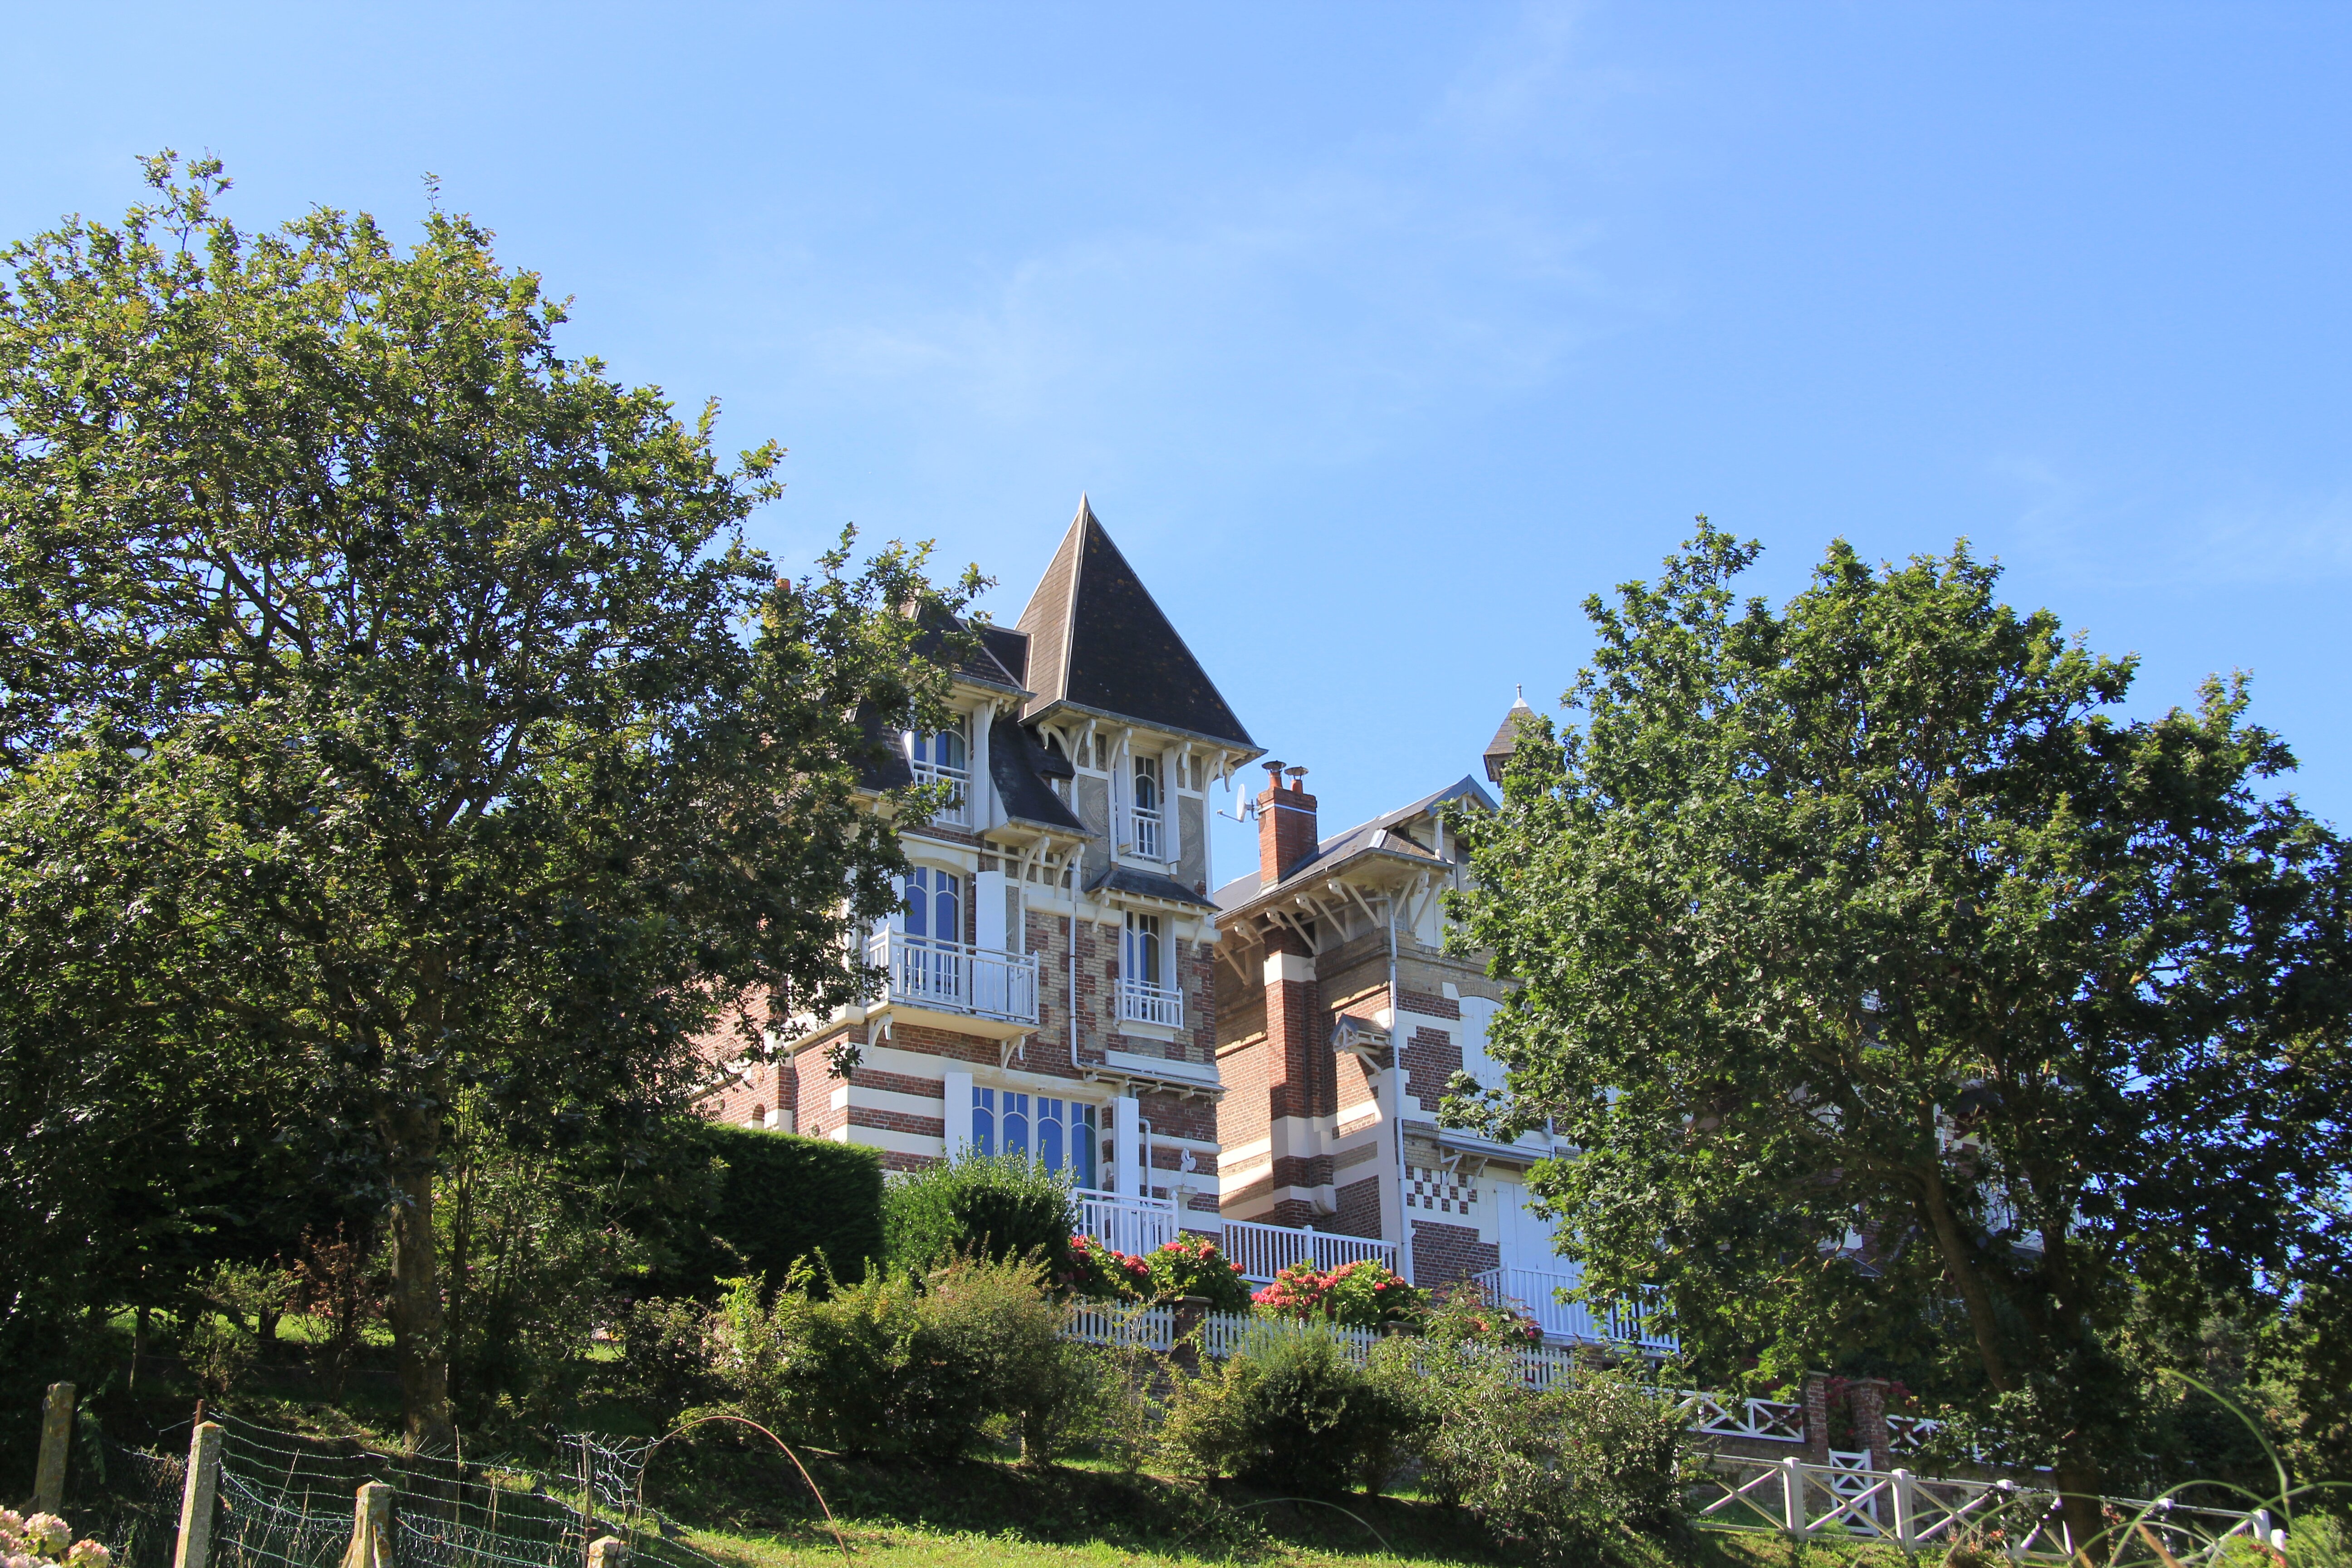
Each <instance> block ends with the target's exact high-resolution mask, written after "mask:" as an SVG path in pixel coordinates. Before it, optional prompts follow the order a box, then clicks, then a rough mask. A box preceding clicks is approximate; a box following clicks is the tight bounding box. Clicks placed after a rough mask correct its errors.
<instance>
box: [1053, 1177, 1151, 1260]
mask: <svg viewBox="0 0 2352 1568" xmlns="http://www.w3.org/2000/svg"><path fill="white" fill-rule="evenodd" d="M1070 1201H1071V1202H1072V1203H1074V1204H1076V1205H1077V1210H1078V1228H1079V1229H1080V1230H1081V1231H1084V1232H1085V1233H1086V1234H1087V1235H1088V1236H1091V1237H1094V1238H1095V1239H1096V1240H1097V1241H1099V1242H1101V1243H1102V1244H1103V1245H1104V1246H1105V1247H1109V1248H1110V1249H1111V1250H1112V1251H1113V1252H1128V1253H1132V1254H1134V1255H1135V1256H1136V1257H1138V1258H1141V1257H1143V1256H1145V1255H1146V1254H1147V1253H1153V1252H1157V1251H1159V1250H1160V1248H1161V1247H1165V1246H1167V1245H1168V1244H1169V1243H1170V1242H1171V1241H1173V1240H1175V1239H1176V1200H1175V1199H1173V1198H1151V1197H1145V1196H1143V1195H1142V1194H1139V1193H1107V1192H1104V1191H1102V1190H1101V1189H1100V1188H1097V1187H1078V1188H1076V1189H1074V1190H1073V1191H1072V1192H1071V1194H1070Z"/></svg>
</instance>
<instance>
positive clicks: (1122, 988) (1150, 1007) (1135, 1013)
mask: <svg viewBox="0 0 2352 1568" xmlns="http://www.w3.org/2000/svg"><path fill="white" fill-rule="evenodd" d="M1118 1016H1119V1021H1120V1022H1121V1023H1127V1024H1157V1025H1159V1026H1161V1027H1162V1028H1167V1029H1181V1028H1182V1027H1183V1026H1184V994H1183V993H1182V992H1181V991H1179V990H1177V989H1176V988H1175V987H1174V986H1172V985H1154V984H1151V983H1150V982H1149V981H1144V980H1126V979H1122V980H1120V981H1119V983H1118Z"/></svg>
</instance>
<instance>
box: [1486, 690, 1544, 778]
mask: <svg viewBox="0 0 2352 1568" xmlns="http://www.w3.org/2000/svg"><path fill="white" fill-rule="evenodd" d="M1535 716H1536V710H1534V709H1532V708H1530V707H1528V694H1527V690H1526V689H1525V688H1520V689H1518V692H1517V696H1515V697H1513V698H1512V700H1511V710H1510V711H1509V712H1507V713H1506V714H1504V715H1503V721H1502V722H1501V723H1500V724H1497V725H1496V726H1495V738H1494V739H1493V740H1491V741H1489V742H1486V777H1487V778H1488V779H1489V780H1490V781H1492V782H1493V783H1495V784H1501V783H1502V782H1503V770H1504V769H1505V768H1507V767H1508V766H1510V764H1511V753H1512V752H1516V751H1517V750H1518V749H1519V726H1520V725H1521V724H1522V723H1525V722H1528V721H1532V720H1533V719H1534V718H1535Z"/></svg>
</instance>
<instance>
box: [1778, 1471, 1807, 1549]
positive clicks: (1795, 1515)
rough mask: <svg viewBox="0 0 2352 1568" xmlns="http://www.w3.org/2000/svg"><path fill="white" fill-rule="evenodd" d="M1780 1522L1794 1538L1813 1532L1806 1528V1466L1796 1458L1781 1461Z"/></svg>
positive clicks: (1803, 1536) (1802, 1537) (1799, 1539)
mask: <svg viewBox="0 0 2352 1568" xmlns="http://www.w3.org/2000/svg"><path fill="white" fill-rule="evenodd" d="M1780 1522H1781V1524H1782V1526H1783V1527H1784V1528H1785V1529H1786V1530H1787V1531H1788V1532H1789V1534H1790V1537H1791V1538H1792V1539H1794V1540H1798V1541H1802V1540H1803V1539H1804V1538H1805V1537H1806V1536H1807V1535H1809V1534H1811V1531H1808V1530H1807V1529H1806V1528H1805V1468H1804V1466H1803V1465H1802V1464H1801V1463H1800V1462H1799V1461H1798V1460H1797V1459H1795V1458H1786V1459H1783V1460H1781V1461H1780Z"/></svg>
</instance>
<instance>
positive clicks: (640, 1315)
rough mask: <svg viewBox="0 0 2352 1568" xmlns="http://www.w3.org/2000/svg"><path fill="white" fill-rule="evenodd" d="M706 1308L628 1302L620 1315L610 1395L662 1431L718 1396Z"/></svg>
mask: <svg viewBox="0 0 2352 1568" xmlns="http://www.w3.org/2000/svg"><path fill="white" fill-rule="evenodd" d="M710 1316H711V1309H709V1307H707V1306H704V1305H703V1304H702V1303H701V1302H699V1301H666V1300H646V1301H633V1302H631V1303H630V1304H629V1306H628V1307H627V1309H626V1310H624V1311H623V1313H622V1315H621V1322H620V1331H621V1365H620V1369H619V1372H618V1373H617V1374H616V1375H615V1376H614V1392H615V1393H617V1394H620V1395H621V1397H623V1398H624V1399H626V1400H629V1401H630V1402H631V1403H633V1404H635V1405H637V1406H638V1407H639V1408H640V1409H642V1410H644V1411H645V1412H646V1414H647V1415H651V1416H652V1417H653V1418H654V1420H655V1423H656V1425H658V1426H662V1427H664V1428H665V1429H667V1427H668V1426H671V1425H672V1424H673V1423H674V1422H676V1420H677V1417H678V1415H680V1414H681V1413H683V1412H685V1411H687V1410H688V1409H690V1408H692V1407H694V1406H696V1405H706V1404H709V1403H711V1402H712V1401H713V1400H715V1399H717V1398H718V1397H719V1392H720V1390H719V1384H718V1382H717V1380H716V1379H715V1378H714V1377H713V1376H712V1373H711V1364H712V1363H711V1351H710Z"/></svg>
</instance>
